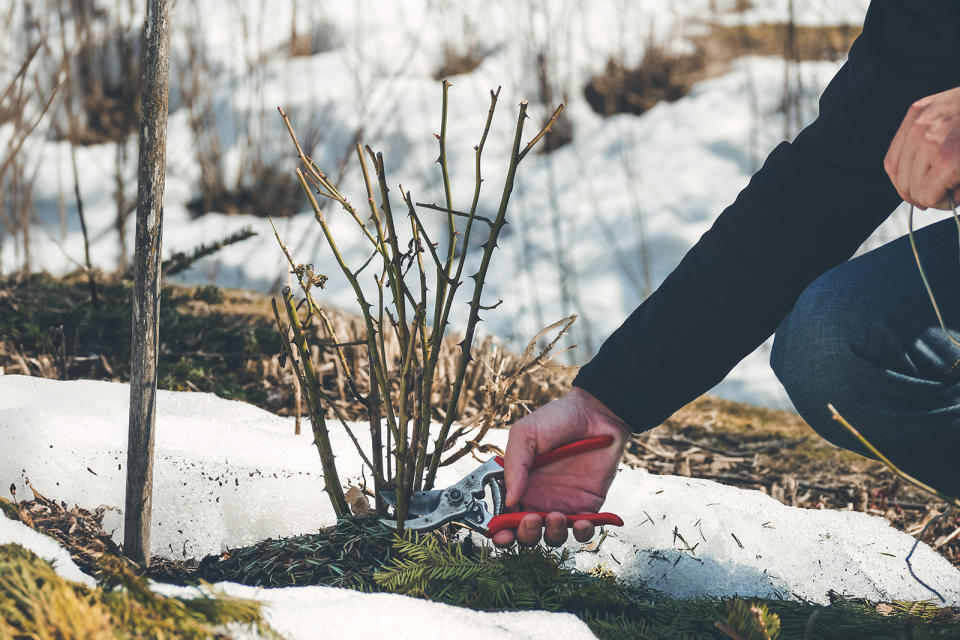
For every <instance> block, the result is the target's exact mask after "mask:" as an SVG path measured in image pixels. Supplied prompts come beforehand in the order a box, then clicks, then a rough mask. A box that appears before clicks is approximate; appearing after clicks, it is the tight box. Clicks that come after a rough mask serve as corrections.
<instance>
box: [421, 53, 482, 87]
mask: <svg viewBox="0 0 960 640" xmlns="http://www.w3.org/2000/svg"><path fill="white" fill-rule="evenodd" d="M483 57H484V56H483V53H482V52H481V51H480V49H479V48H478V47H476V46H470V47H467V48H465V49H461V48H457V47H454V46H453V45H450V44H448V45H446V46H445V47H444V48H443V62H442V63H441V64H440V67H439V68H438V69H437V70H436V72H434V74H433V78H434V80H442V79H444V78H452V77H453V76H458V75H462V74H464V73H470V72H471V71H473V70H474V69H476V68H477V67H479V66H480V63H481V62H483Z"/></svg>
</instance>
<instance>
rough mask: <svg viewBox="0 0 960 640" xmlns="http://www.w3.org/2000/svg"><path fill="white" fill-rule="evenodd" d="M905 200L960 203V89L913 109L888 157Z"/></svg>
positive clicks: (925, 204) (921, 203) (928, 99)
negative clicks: (950, 199)
mask: <svg viewBox="0 0 960 640" xmlns="http://www.w3.org/2000/svg"><path fill="white" fill-rule="evenodd" d="M883 168H884V169H885V170H886V172H887V175H889V176H890V180H891V182H893V186H894V187H895V188H896V189H897V193H899V194H900V197H901V198H903V199H904V200H906V201H907V202H909V203H910V204H912V205H914V206H916V207H920V208H921V209H926V208H927V207H933V208H934V209H949V208H950V202H949V196H950V195H952V196H953V202H954V204H957V203H960V87H957V88H956V89H950V90H949V91H943V92H941V93H935V94H934V95H932V96H927V97H926V98H921V99H920V100H917V101H916V102H914V103H913V105H911V106H910V110H909V111H907V115H906V117H905V118H904V119H903V122H902V123H901V124H900V129H899V130H898V131H897V135H895V136H894V138H893V142H892V143H890V149H888V150H887V155H886V157H885V158H884V159H883Z"/></svg>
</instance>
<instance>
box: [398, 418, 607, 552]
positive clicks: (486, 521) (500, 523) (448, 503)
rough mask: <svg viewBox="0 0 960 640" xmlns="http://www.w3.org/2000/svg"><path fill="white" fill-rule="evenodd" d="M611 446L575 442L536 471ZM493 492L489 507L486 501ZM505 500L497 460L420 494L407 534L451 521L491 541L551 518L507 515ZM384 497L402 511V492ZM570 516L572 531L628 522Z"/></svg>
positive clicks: (539, 460) (541, 460) (598, 440)
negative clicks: (577, 526) (580, 525)
mask: <svg viewBox="0 0 960 640" xmlns="http://www.w3.org/2000/svg"><path fill="white" fill-rule="evenodd" d="M611 444H613V438H612V437H610V436H598V437H595V438H587V439H585V440H577V441H575V442H570V443H568V444H565V445H563V446H562V447H558V448H557V449H554V450H553V451H549V452H547V453H545V454H542V455H539V456H537V457H536V458H534V460H533V465H532V467H531V470H533V469H539V468H540V467H543V466H546V465H548V464H550V463H552V462H556V461H557V460H561V459H563V458H568V457H570V456H573V455H576V454H578V453H586V452H588V451H596V450H597V449H603V448H605V447H609V446H610V445H611ZM488 490H489V492H490V502H489V503H488V502H487V499H486V498H487V491H488ZM505 496H506V487H505V485H504V481H503V458H502V457H501V456H496V457H494V458H491V459H490V460H487V461H486V462H484V463H483V464H482V465H480V466H479V467H477V468H476V469H475V470H473V471H472V472H470V473H469V474H467V475H466V476H464V477H463V478H462V479H461V480H459V481H458V482H457V483H455V484H452V485H450V486H449V487H447V488H446V489H433V490H430V491H415V492H414V493H413V496H412V497H411V499H410V507H409V515H408V519H407V520H406V521H404V523H403V526H404V528H405V529H412V530H414V531H431V530H433V529H436V528H438V527H441V526H443V525H445V524H447V523H449V522H457V523H460V524H462V525H464V526H467V527H469V528H470V529H473V530H475V531H478V532H480V533H482V534H483V535H485V536H486V537H488V538H489V537H492V536H493V534H495V533H496V532H498V531H502V530H503V529H516V528H517V527H518V526H519V525H520V520H521V519H522V518H523V517H524V516H525V515H527V514H529V513H536V514H537V515H539V516H540V517H541V518H546V516H547V514H546V513H545V512H542V511H514V512H509V513H504V501H505ZM380 497H381V498H382V499H383V501H384V502H386V503H387V504H388V505H390V506H391V507H393V508H394V509H395V508H396V506H397V494H396V492H394V491H381V492H380ZM491 507H492V508H491ZM565 515H566V518H567V526H568V527H570V526H573V523H574V522H576V521H577V520H587V521H589V522H591V523H593V524H612V525H616V526H618V527H620V526H623V519H622V518H621V517H620V516H618V515H616V514H614V513H568V514H565ZM380 522H382V523H383V524H384V525H386V526H388V527H391V528H396V526H397V521H396V520H388V519H381V520H380Z"/></svg>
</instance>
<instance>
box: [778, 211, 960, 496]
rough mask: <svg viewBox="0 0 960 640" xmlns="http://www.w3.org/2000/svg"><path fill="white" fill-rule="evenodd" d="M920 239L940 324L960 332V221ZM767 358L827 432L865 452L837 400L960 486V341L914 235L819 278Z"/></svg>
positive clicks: (898, 458) (938, 479) (886, 450)
mask: <svg viewBox="0 0 960 640" xmlns="http://www.w3.org/2000/svg"><path fill="white" fill-rule="evenodd" d="M824 233H829V230H825V231H824ZM914 237H915V239H916V242H917V250H918V252H919V254H920V259H921V261H922V263H923V267H924V271H925V273H926V274H927V278H928V280H929V282H930V286H931V288H932V289H933V292H934V295H935V297H936V299H937V303H938V305H939V307H940V311H941V312H942V314H943V318H944V322H945V324H946V326H947V327H948V329H949V331H950V333H951V335H952V336H953V338H954V339H956V340H958V341H960V331H957V330H960V256H958V240H957V228H956V224H955V222H954V221H953V219H947V220H944V221H942V222H938V223H935V224H932V225H930V226H928V227H925V228H923V229H921V230H919V231H917V232H915V233H914ZM810 250H811V251H816V250H817V249H816V247H810ZM955 329H957V330H955ZM770 364H771V366H772V367H773V370H774V372H775V373H776V374H777V377H778V378H779V379H780V381H781V382H782V383H783V386H784V387H785V388H786V390H787V393H788V394H789V396H790V399H791V400H792V401H793V403H794V406H795V407H796V409H797V411H798V412H799V413H800V415H801V416H802V417H803V418H804V420H806V421H807V423H808V424H809V425H810V426H811V427H813V429H814V430H816V431H817V432H818V433H819V434H820V435H821V436H823V437H824V438H826V439H827V440H829V441H830V442H832V443H834V444H836V445H838V446H841V447H843V448H845V449H850V450H853V451H856V452H858V453H862V454H864V455H869V454H868V453H867V452H866V450H865V449H864V448H863V447H862V446H861V445H860V443H859V442H858V441H857V440H856V439H855V438H854V437H853V436H851V435H850V434H849V433H848V432H847V431H846V430H845V429H844V428H843V427H842V426H841V425H840V424H839V423H837V422H835V421H834V420H833V418H832V417H831V414H830V412H829V410H828V409H827V403H832V404H833V405H834V406H835V407H836V408H837V411H839V412H840V414H841V415H842V416H843V417H844V418H846V419H847V420H848V421H849V422H850V423H851V424H852V425H853V426H854V427H856V428H857V430H858V431H860V433H861V434H863V435H864V436H865V437H866V438H867V439H868V440H869V441H870V442H871V443H872V444H873V445H874V446H875V447H877V449H879V450H880V451H881V452H882V453H883V454H884V455H886V456H887V457H888V458H890V459H891V460H892V461H893V462H894V463H895V464H896V465H897V466H899V467H900V468H901V469H903V470H904V471H906V472H907V473H909V474H911V475H913V476H914V477H916V478H918V479H920V480H922V481H924V482H926V483H928V484H930V485H932V486H934V487H936V488H937V489H940V490H941V491H944V492H946V493H949V494H951V495H954V496H958V495H960V463H958V459H960V347H958V346H957V345H955V344H953V343H952V342H951V341H950V340H949V339H948V338H947V336H946V335H945V334H944V332H943V330H942V329H941V327H940V324H939V322H938V321H937V317H936V315H935V313H934V311H933V307H932V305H931V303H930V299H929V296H928V295H927V291H926V289H925V288H924V286H923V282H922V280H921V278H920V273H919V271H918V270H917V265H916V262H915V261H914V257H913V252H912V251H911V249H910V244H909V239H908V238H907V237H906V236H904V237H902V238H899V239H897V240H895V241H893V242H891V243H889V244H886V245H884V246H882V247H880V248H879V249H876V250H874V251H870V252H869V253H866V254H864V255H862V256H859V257H857V258H854V259H852V260H850V261H849V262H845V263H843V264H841V265H839V266H837V267H835V268H833V269H831V270H830V271H828V272H826V273H825V274H823V275H822V276H820V277H819V278H818V279H816V280H815V281H814V282H813V283H811V284H810V285H809V286H808V287H807V288H806V289H805V290H804V292H803V293H802V294H801V296H800V298H799V299H798V300H797V302H796V304H795V306H794V308H793V310H792V311H791V312H790V313H789V314H788V315H787V316H786V318H784V320H783V322H782V323H781V324H780V326H779V328H777V332H776V337H775V340H774V345H773V352H772V354H771V358H770Z"/></svg>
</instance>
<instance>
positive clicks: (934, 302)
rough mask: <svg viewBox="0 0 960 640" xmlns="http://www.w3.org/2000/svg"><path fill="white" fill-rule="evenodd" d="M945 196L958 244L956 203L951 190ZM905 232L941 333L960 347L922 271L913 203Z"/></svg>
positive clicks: (959, 227)
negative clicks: (915, 236)
mask: <svg viewBox="0 0 960 640" xmlns="http://www.w3.org/2000/svg"><path fill="white" fill-rule="evenodd" d="M947 198H948V199H949V201H950V210H951V211H953V221H954V222H955V223H956V224H957V243H958V246H960V215H957V203H956V202H954V200H953V192H952V191H949V192H948V193H947ZM907 234H908V235H909V236H910V248H911V249H913V257H914V259H915V260H916V261H917V269H919V270H920V279H921V280H923V286H924V287H926V289H927V295H929V296H930V304H932V305H933V312H934V313H936V314H937V320H938V321H939V322H940V328H941V329H943V335H945V336H947V340H949V341H950V342H952V343H953V344H955V345H956V346H958V347H960V342H958V341H957V340H956V339H955V338H954V337H953V336H951V335H950V332H949V331H948V330H947V325H946V324H945V323H944V321H943V315H941V314H940V307H939V306H937V299H936V298H935V297H934V295H933V289H932V288H931V287H930V282H929V281H928V280H927V274H926V273H925V272H924V271H923V265H922V264H921V263H920V253H919V252H918V251H917V243H916V241H914V239H913V205H912V204H911V205H910V216H909V218H908V220H907Z"/></svg>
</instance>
